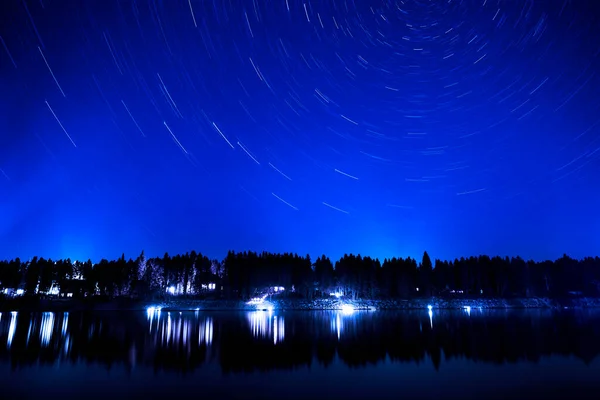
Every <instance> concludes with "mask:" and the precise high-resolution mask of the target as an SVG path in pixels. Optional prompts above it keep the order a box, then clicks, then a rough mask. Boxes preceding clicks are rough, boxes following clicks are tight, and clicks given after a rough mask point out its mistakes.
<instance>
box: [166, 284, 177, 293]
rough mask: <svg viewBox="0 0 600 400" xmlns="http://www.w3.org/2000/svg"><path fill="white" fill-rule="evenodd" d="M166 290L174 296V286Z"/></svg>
mask: <svg viewBox="0 0 600 400" xmlns="http://www.w3.org/2000/svg"><path fill="white" fill-rule="evenodd" d="M167 290H168V291H169V293H170V294H175V286H169V288H168V289H167Z"/></svg>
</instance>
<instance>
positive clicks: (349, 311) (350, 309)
mask: <svg viewBox="0 0 600 400" xmlns="http://www.w3.org/2000/svg"><path fill="white" fill-rule="evenodd" d="M342 312H343V313H344V314H346V315H349V314H352V313H353V312H354V307H352V306H351V305H350V304H343V305H342Z"/></svg>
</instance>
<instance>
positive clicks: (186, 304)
mask: <svg viewBox="0 0 600 400" xmlns="http://www.w3.org/2000/svg"><path fill="white" fill-rule="evenodd" d="M565 308H567V309H569V308H586V309H591V308H600V298H567V299H550V298H525V299H518V298H514V299H492V298H487V299H477V298H473V299H467V298H451V299H449V298H439V297H433V298H420V299H397V300H350V299H337V298H336V299H316V300H299V299H294V300H290V299H276V300H270V301H269V300H265V301H264V302H262V303H259V304H249V303H246V302H242V301H237V300H191V299H168V300H160V301H145V300H132V299H115V300H110V301H98V300H95V299H8V300H4V301H2V302H0V310H1V311H5V312H6V311H30V312H44V311H146V310H149V309H155V310H158V309H160V310H165V311H257V310H278V311H336V310H337V311H340V310H341V311H377V310H381V311H402V310H406V311H408V310H425V309H432V310H463V309H467V310H470V309H487V310H493V309H505V310H506V309H555V310H556V309H565Z"/></svg>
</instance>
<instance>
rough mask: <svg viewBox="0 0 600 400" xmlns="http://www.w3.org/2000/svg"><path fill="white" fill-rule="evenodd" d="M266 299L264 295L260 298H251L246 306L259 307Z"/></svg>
mask: <svg viewBox="0 0 600 400" xmlns="http://www.w3.org/2000/svg"><path fill="white" fill-rule="evenodd" d="M266 298H267V295H266V294H265V295H262V296H260V297H253V298H251V299H250V301H249V302H248V303H246V304H248V305H250V306H251V305H259V304H262V303H264V302H265V299H266Z"/></svg>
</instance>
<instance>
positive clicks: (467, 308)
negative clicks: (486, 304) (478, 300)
mask: <svg viewBox="0 0 600 400" xmlns="http://www.w3.org/2000/svg"><path fill="white" fill-rule="evenodd" d="M463 308H464V309H465V311H466V312H467V314H468V315H469V316H471V306H464V307H463Z"/></svg>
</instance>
